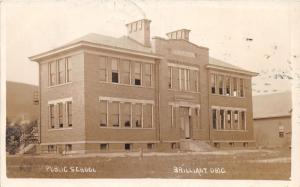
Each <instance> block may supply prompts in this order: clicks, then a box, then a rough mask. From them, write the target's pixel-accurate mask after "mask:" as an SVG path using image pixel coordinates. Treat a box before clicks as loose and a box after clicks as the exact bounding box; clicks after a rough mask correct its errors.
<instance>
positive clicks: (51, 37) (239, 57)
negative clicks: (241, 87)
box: [2, 0, 292, 95]
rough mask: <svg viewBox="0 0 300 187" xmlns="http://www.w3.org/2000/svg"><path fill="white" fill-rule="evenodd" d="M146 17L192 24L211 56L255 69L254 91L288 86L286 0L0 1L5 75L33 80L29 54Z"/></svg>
mask: <svg viewBox="0 0 300 187" xmlns="http://www.w3.org/2000/svg"><path fill="white" fill-rule="evenodd" d="M142 18H147V19H150V20H151V21H152V22H151V36H152V37H153V36H161V37H166V33H168V32H170V31H173V30H176V29H181V28H186V29H190V30H191V32H190V41H191V42H192V43H195V44H197V45H200V46H204V47H208V48H209V53H210V56H212V57H214V58H218V59H220V60H224V61H226V62H228V63H231V64H234V65H237V66H240V67H242V68H244V69H247V70H250V71H254V72H258V73H260V75H259V76H258V77H255V78H254V79H253V94H254V95H256V94H268V93H276V92H281V91H286V90H290V86H291V84H290V79H291V78H292V77H291V72H290V71H291V63H290V62H291V58H292V57H291V54H290V41H291V40H290V34H291V32H290V27H291V18H290V4H289V3H285V2H284V1H264V2H261V1H197V0H185V1H179V0H177V1H171V0H149V1H144V0H81V1H79V0H78V1H77V0H43V1H38V0H27V1H21V0H10V1H6V2H5V3H4V8H2V19H3V20H4V21H5V22H4V25H5V27H4V29H5V34H6V35H5V39H6V40H5V41H6V45H5V49H6V53H5V55H6V68H7V71H6V76H7V80H8V81H16V82H23V83H28V84H35V85H38V65H37V63H35V62H31V61H30V60H29V59H28V57H29V56H32V55H35V54H38V53H40V52H44V51H48V50H51V49H53V48H56V47H58V46H60V45H63V44H64V43H67V42H69V41H72V40H74V39H76V38H78V37H81V36H83V35H86V34H88V33H99V34H104V35H109V36H114V37H120V36H122V35H125V34H126V28H125V24H126V23H129V22H132V21H135V20H138V19H142Z"/></svg>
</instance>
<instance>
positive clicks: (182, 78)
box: [179, 69, 186, 90]
mask: <svg viewBox="0 0 300 187" xmlns="http://www.w3.org/2000/svg"><path fill="white" fill-rule="evenodd" d="M185 76H186V74H185V71H184V69H179V89H180V90H185V88H186V87H185Z"/></svg>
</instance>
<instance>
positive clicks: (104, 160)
mask: <svg viewBox="0 0 300 187" xmlns="http://www.w3.org/2000/svg"><path fill="white" fill-rule="evenodd" d="M290 174H291V157H290V151H289V150H266V149H264V150H258V149H248V150H217V151H210V152H177V153H144V154H143V157H141V154H140V153H139V152H135V153H102V154H100V153H98V154H87V155H68V156H60V155H56V156H54V155H52V156H51V155H35V156H32V155H22V156H7V176H8V177H11V178H20V177H22V178H187V179H188V178H191V179H192V178H195V179H262V180H268V179H272V180H289V178H290Z"/></svg>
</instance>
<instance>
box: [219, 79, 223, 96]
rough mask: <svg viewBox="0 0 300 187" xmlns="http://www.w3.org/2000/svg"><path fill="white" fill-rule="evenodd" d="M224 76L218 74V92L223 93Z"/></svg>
mask: <svg viewBox="0 0 300 187" xmlns="http://www.w3.org/2000/svg"><path fill="white" fill-rule="evenodd" d="M223 79H224V76H223V75H218V88H219V94H220V95H223V93H224V92H223V84H224V80H223Z"/></svg>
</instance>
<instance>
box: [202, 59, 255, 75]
mask: <svg viewBox="0 0 300 187" xmlns="http://www.w3.org/2000/svg"><path fill="white" fill-rule="evenodd" d="M207 67H208V68H216V69H224V70H227V71H235V72H239V73H242V74H248V75H251V76H257V75H258V74H257V73H255V72H251V71H248V70H245V69H243V68H241V67H238V66H235V65H232V64H230V63H228V62H224V61H222V60H219V59H216V58H213V57H209V64H208V66H207Z"/></svg>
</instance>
